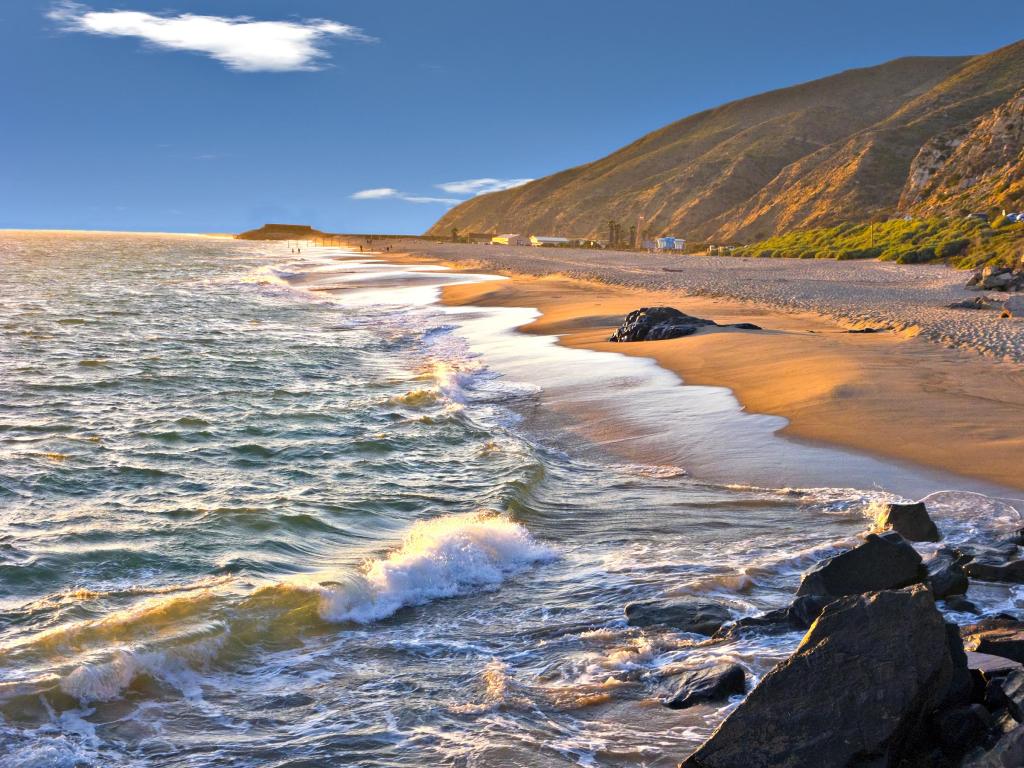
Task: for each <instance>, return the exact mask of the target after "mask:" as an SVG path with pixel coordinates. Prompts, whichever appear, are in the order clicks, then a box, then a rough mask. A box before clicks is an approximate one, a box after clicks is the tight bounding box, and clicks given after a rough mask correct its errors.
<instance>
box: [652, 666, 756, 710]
mask: <svg viewBox="0 0 1024 768" xmlns="http://www.w3.org/2000/svg"><path fill="white" fill-rule="evenodd" d="M746 689H747V673H746V671H745V670H744V669H743V667H741V666H740V665H739V664H715V665H714V666H713V667H707V668H705V669H697V670H694V671H692V672H687V673H685V674H683V675H681V676H680V678H679V684H678V687H677V688H676V691H675V693H673V694H672V695H671V696H669V697H668V698H666V699H664V700H663V701H662V702H661V703H662V704H664V705H665V706H666V707H669V708H670V709H686V708H687V707H692V706H694V705H696V704H703V703H705V702H709V701H723V700H724V699H728V698H729V697H730V696H734V695H736V694H741V693H744V692H745V691H746Z"/></svg>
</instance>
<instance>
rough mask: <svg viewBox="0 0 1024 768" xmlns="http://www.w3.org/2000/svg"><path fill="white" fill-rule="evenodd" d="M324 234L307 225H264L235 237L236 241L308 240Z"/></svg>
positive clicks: (324, 235) (324, 234)
mask: <svg viewBox="0 0 1024 768" xmlns="http://www.w3.org/2000/svg"><path fill="white" fill-rule="evenodd" d="M326 236H327V233H326V232H321V231H320V230H319V229H313V228H312V227H311V226H309V225H308V224H264V225H263V226H262V227H260V228H259V229H250V230H248V231H247V232H242V233H240V234H237V235H235V238H236V239H238V240H308V239H309V238H311V237H326Z"/></svg>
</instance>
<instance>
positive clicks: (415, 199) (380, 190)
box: [351, 187, 463, 205]
mask: <svg viewBox="0 0 1024 768" xmlns="http://www.w3.org/2000/svg"><path fill="white" fill-rule="evenodd" d="M351 197H352V199H353V200H388V199H390V200H404V201H405V202H407V203H420V204H429V203H440V204H443V205H458V204H459V203H461V202H463V201H462V200H458V199H456V198H452V197H427V196H424V195H410V194H407V193H405V192H399V191H398V190H397V189H393V188H391V187H377V188H376V189H364V190H361V191H359V192H356V193H355V194H353V195H351Z"/></svg>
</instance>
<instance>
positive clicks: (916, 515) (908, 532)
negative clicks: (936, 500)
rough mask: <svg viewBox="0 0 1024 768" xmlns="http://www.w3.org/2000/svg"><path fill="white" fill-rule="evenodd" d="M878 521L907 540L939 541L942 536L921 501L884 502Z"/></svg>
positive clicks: (883, 526) (884, 527)
mask: <svg viewBox="0 0 1024 768" xmlns="http://www.w3.org/2000/svg"><path fill="white" fill-rule="evenodd" d="M878 523H879V525H880V526H881V527H882V528H883V529H891V530H893V531H896V533H898V534H899V535H900V536H902V537H903V538H904V539H906V540H907V541H939V540H940V539H941V538H942V537H941V536H940V535H939V529H938V528H937V527H936V526H935V523H934V522H933V521H932V519H931V517H930V516H929V515H928V509H927V507H925V505H924V502H922V501H918V502H916V503H914V504H886V505H885V508H884V509H883V510H882V514H881V516H880V517H879V518H878Z"/></svg>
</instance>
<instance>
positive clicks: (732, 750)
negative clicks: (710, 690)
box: [682, 586, 967, 768]
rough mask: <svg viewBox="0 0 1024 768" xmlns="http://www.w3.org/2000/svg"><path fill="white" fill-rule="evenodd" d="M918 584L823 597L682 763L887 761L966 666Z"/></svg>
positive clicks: (750, 767) (906, 750)
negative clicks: (792, 642) (788, 646)
mask: <svg viewBox="0 0 1024 768" xmlns="http://www.w3.org/2000/svg"><path fill="white" fill-rule="evenodd" d="M954 650H955V649H952V648H951V644H950V636H949V633H948V631H947V629H946V624H945V622H944V621H943V618H942V615H941V614H940V613H939V611H938V610H937V609H936V607H935V601H934V599H933V598H932V596H931V594H930V593H929V591H928V589H927V588H926V587H924V586H914V587H910V588H908V589H904V590H893V591H883V592H871V593H868V594H864V595H850V596H847V597H843V598H840V599H839V600H836V601H835V602H833V603H831V604H830V605H829V606H827V607H826V608H825V610H824V612H823V613H822V614H821V616H819V617H818V620H817V621H816V622H815V624H814V625H813V626H812V627H811V630H810V631H809V632H808V633H807V636H806V637H805V638H804V640H803V642H802V643H801V644H800V646H799V648H797V650H796V651H795V652H794V653H793V655H792V656H790V657H789V659H787V660H786V661H784V662H782V663H781V664H779V665H778V666H777V667H775V669H773V670H772V671H771V672H769V673H768V674H767V675H766V676H765V677H764V678H763V679H762V680H761V682H760V683H759V684H758V685H757V687H755V688H754V690H753V691H751V693H750V695H749V696H747V698H746V700H745V701H744V702H743V703H742V704H741V705H740V706H739V707H738V708H737V709H736V710H735V711H734V712H733V713H732V714H731V715H730V716H729V717H728V718H727V719H726V720H725V721H724V722H723V723H722V725H721V726H719V728H718V729H717V730H716V731H715V733H714V734H713V735H712V736H711V738H709V739H708V740H707V741H706V742H705V743H704V745H703V746H701V747H700V749H698V750H697V751H696V752H695V753H694V754H693V755H691V756H690V757H689V758H688V759H686V760H685V761H684V762H683V763H682V766H683V767H684V768H771V767H773V766H782V765H785V766H794V767H795V766H852V765H878V766H890V765H896V764H897V762H898V761H899V760H900V759H902V758H903V757H905V756H908V755H910V754H912V752H913V750H914V749H915V747H917V742H918V741H919V740H920V738H921V736H922V735H923V734H924V733H925V731H926V729H927V727H928V722H929V717H930V716H931V715H932V714H933V713H934V712H935V711H936V710H938V708H939V707H940V705H941V704H943V702H945V701H946V700H947V697H949V695H950V693H951V690H952V687H953V684H954V682H955V681H956V679H957V675H956V674H955V673H957V672H960V671H962V672H963V673H964V674H966V673H967V668H966V658H965V657H963V649H962V648H961V649H960V652H959V654H954V652H953V651H954Z"/></svg>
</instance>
